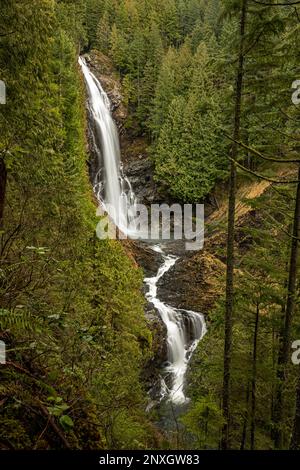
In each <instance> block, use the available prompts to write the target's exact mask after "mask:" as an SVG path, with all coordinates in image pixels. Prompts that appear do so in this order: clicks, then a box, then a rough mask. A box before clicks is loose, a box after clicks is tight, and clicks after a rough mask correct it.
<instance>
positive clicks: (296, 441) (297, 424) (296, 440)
mask: <svg viewBox="0 0 300 470" xmlns="http://www.w3.org/2000/svg"><path fill="white" fill-rule="evenodd" d="M290 449H291V450H300V367H299V375H298V383H297V390H296V410H295V417H294V427H293V432H292V437H291V442H290Z"/></svg>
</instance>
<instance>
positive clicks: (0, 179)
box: [0, 158, 7, 228]
mask: <svg viewBox="0 0 300 470" xmlns="http://www.w3.org/2000/svg"><path fill="white" fill-rule="evenodd" d="M6 178H7V172H6V167H5V162H4V160H3V158H0V228H1V227H2V224H3V212H4V202H5V192H6Z"/></svg>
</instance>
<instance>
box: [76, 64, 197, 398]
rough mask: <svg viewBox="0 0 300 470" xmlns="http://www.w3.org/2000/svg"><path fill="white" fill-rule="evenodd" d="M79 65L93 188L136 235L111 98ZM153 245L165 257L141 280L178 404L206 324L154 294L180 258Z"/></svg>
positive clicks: (121, 224)
mask: <svg viewBox="0 0 300 470" xmlns="http://www.w3.org/2000/svg"><path fill="white" fill-rule="evenodd" d="M79 64H80V66H81V68H82V72H83V75H84V78H85V81H86V87H87V92H88V109H89V113H90V125H91V127H92V131H93V132H92V137H93V140H94V147H95V149H96V153H97V171H96V172H95V175H94V176H93V187H94V192H95V195H96V197H97V199H98V201H99V203H100V204H101V205H102V206H103V207H104V209H105V210H107V212H108V213H109V214H110V216H111V218H112V219H113V220H114V222H115V224H116V226H117V227H119V229H120V230H121V231H122V232H124V233H126V234H127V235H128V236H130V235H134V219H135V215H136V209H135V207H136V204H137V201H136V197H135V195H134V193H133V191H132V188H131V185H130V182H129V181H128V179H127V178H126V177H125V176H124V174H123V171H122V167H121V158H120V144H119V136H118V131H117V127H116V125H115V123H114V121H113V118H112V115H111V111H110V101H109V99H108V96H107V94H106V93H105V91H104V90H103V88H102V86H101V84H100V82H99V80H97V78H96V77H95V76H94V75H93V74H92V73H91V71H90V70H89V68H88V66H87V65H86V62H85V60H84V59H83V58H81V57H80V58H79ZM128 226H129V227H130V230H129V231H128ZM131 232H132V233H131ZM153 249H154V250H155V251H156V252H159V253H160V254H162V255H163V259H164V262H163V265H162V266H161V267H160V269H159V270H158V273H157V275H156V276H155V277H152V278H147V279H145V283H146V284H147V285H148V287H149V292H148V294H147V295H146V297H147V299H148V301H149V302H151V303H152V304H153V305H154V307H155V308H156V309H157V311H158V312H159V314H160V316H161V319H162V321H163V322H164V324H165V326H166V329H167V346H168V348H167V349H168V365H167V367H166V373H167V374H169V375H170V376H171V377H170V378H171V380H170V383H171V387H169V388H168V387H167V385H166V383H163V386H162V390H164V392H163V395H164V397H166V398H168V399H170V400H171V401H172V402H173V403H176V404H181V403H183V402H185V401H186V397H185V395H184V390H183V389H184V379H185V374H186V371H187V367H188V362H189V360H190V358H191V355H192V353H193V352H194V350H195V348H196V346H197V344H198V343H199V341H200V340H201V338H202V337H203V335H204V334H205V333H206V326H205V321H204V318H203V316H202V315H201V314H199V313H196V312H192V311H188V310H179V309H176V308H174V307H171V306H169V305H167V304H165V303H163V302H162V301H161V300H159V299H158V297H157V283H158V281H159V280H160V279H161V278H162V277H163V276H164V274H165V273H166V272H167V271H169V270H170V269H171V268H172V267H173V266H174V265H175V263H176V261H177V260H178V258H176V257H175V256H173V255H165V254H164V252H163V251H162V249H161V247H160V246H155V247H153Z"/></svg>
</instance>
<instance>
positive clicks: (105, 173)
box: [78, 57, 136, 235]
mask: <svg viewBox="0 0 300 470" xmlns="http://www.w3.org/2000/svg"><path fill="white" fill-rule="evenodd" d="M78 62H79V65H80V66H81V68H82V72H83V75H84V78H85V81H86V87H87V91H88V109H89V113H90V119H91V122H92V125H93V139H94V148H95V149H96V152H97V158H98V161H97V171H96V174H95V175H94V181H93V187H94V192H95V194H96V196H97V199H98V201H99V203H100V204H101V205H102V206H103V208H104V210H106V211H107V212H108V213H109V215H110V217H111V218H112V219H113V221H114V223H115V224H116V226H117V227H118V228H119V229H120V230H121V231H122V232H124V233H126V234H127V235H130V230H133V231H134V216H135V209H134V208H135V204H136V198H135V195H134V193H133V191H132V188H131V185H130V182H129V180H128V179H127V178H126V177H125V176H124V175H123V171H122V167H121V158H120V143H119V136H118V130H117V127H116V124H115V122H114V120H113V118H112V115H111V112H110V101H109V99H108V96H107V94H106V93H105V91H104V90H103V88H102V86H101V84H100V82H99V80H97V78H96V77H95V75H93V74H92V73H91V71H90V70H89V68H88V66H87V65H86V62H85V60H84V59H83V58H82V57H79V60H78ZM128 227H129V229H128Z"/></svg>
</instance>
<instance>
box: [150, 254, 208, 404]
mask: <svg viewBox="0 0 300 470" xmlns="http://www.w3.org/2000/svg"><path fill="white" fill-rule="evenodd" d="M154 250H155V251H157V252H159V253H161V254H162V255H163V259H164V263H163V265H162V266H161V267H160V268H159V270H158V273H157V275H156V276H154V277H151V278H146V279H145V283H146V284H147V285H148V286H149V292H148V294H147V295H146V297H147V299H148V300H149V302H151V303H152V304H153V305H154V307H155V308H156V309H157V310H158V312H159V313H160V316H161V318H162V320H163V322H164V324H165V325H166V329H167V346H168V362H169V365H168V366H167V367H166V372H167V373H169V374H171V387H170V388H168V387H167V386H166V383H164V384H163V387H162V392H163V396H164V395H169V398H170V400H171V401H172V402H173V403H176V404H181V403H184V402H185V401H186V396H185V394H184V390H183V388H184V379H185V374H186V372H187V367H188V363H189V360H190V358H191V356H192V353H193V352H194V351H195V349H196V347H197V345H198V343H199V341H200V340H201V339H202V338H203V336H204V335H205V333H206V325H205V321H204V317H203V315H201V314H199V313H196V312H192V311H190V310H179V309H176V308H174V307H171V306H170V305H167V304H165V303H164V302H162V301H161V300H159V298H158V297H157V284H158V281H159V280H160V279H161V278H162V277H163V276H164V274H165V273H166V272H167V271H169V270H170V269H171V268H172V267H173V266H174V265H175V263H176V261H178V258H176V257H175V256H173V255H164V252H163V251H162V250H161V248H160V247H159V246H156V247H154Z"/></svg>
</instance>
